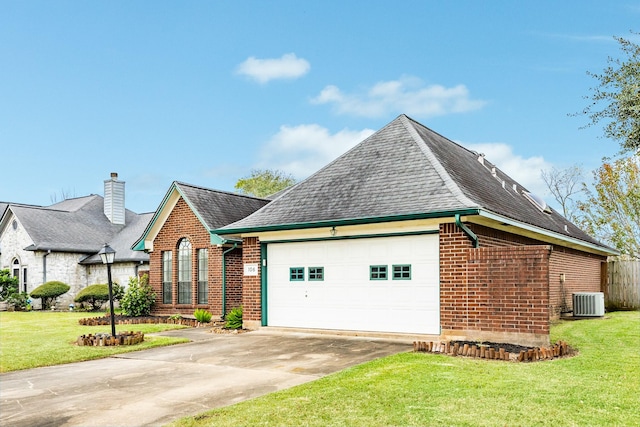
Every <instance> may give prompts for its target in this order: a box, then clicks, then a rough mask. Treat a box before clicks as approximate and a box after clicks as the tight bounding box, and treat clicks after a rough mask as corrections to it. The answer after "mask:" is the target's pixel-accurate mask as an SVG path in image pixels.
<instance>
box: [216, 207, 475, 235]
mask: <svg viewBox="0 0 640 427" xmlns="http://www.w3.org/2000/svg"><path fill="white" fill-rule="evenodd" d="M479 212H480V209H460V210H453V211H437V212H424V213H415V214H403V215H389V216H382V217H367V218H349V219H335V220H325V221H313V222H301V223H293V224H275V225H265V226H258V227H247V228H229V229H224V228H221V229H218V230H212V232H213V233H216V234H223V235H224V234H238V233H257V232H262V231H283V230H302V229H305V228H320V227H338V226H345V225H361V224H375V223H379V222H394V221H410V220H416V219H430V218H447V217H453V216H455V215H456V214H459V215H478V214H479Z"/></svg>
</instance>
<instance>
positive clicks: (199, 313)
mask: <svg viewBox="0 0 640 427" xmlns="http://www.w3.org/2000/svg"><path fill="white" fill-rule="evenodd" d="M193 315H194V316H195V318H196V320H197V321H198V322H200V323H209V322H211V316H212V315H211V313H209V312H208V311H207V310H205V309H202V308H196V311H194V312H193Z"/></svg>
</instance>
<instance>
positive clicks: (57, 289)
mask: <svg viewBox="0 0 640 427" xmlns="http://www.w3.org/2000/svg"><path fill="white" fill-rule="evenodd" d="M69 289H71V287H70V286H69V285H67V284H66V283H62V282H58V281H55V280H54V281H51V282H47V283H43V284H42V285H40V286H38V287H37V288H35V289H34V290H33V291H31V294H30V295H31V298H40V300H42V309H43V310H48V309H50V308H51V305H52V304H53V303H54V302H55V300H56V298H58V297H59V296H60V295H62V294H66V293H67V292H69Z"/></svg>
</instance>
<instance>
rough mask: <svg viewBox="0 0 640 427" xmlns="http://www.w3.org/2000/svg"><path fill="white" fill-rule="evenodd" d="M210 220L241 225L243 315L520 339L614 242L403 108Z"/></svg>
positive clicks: (586, 276)
mask: <svg viewBox="0 0 640 427" xmlns="http://www.w3.org/2000/svg"><path fill="white" fill-rule="evenodd" d="M212 232H213V233H215V234H216V235H218V236H223V237H224V236H226V235H233V236H241V237H242V243H243V253H242V256H243V260H242V262H243V264H244V267H245V268H244V276H243V278H244V281H243V289H242V290H243V293H242V303H243V306H244V322H245V326H247V327H264V326H274V327H282V328H304V329H306V328H309V329H328V330H334V331H335V330H346V331H356V333H360V332H361V331H362V332H367V333H393V334H398V333H399V334H409V335H410V336H415V335H425V336H431V337H439V338H442V339H465V340H474V341H476V340H485V341H495V342H511V343H518V344H523V345H543V344H548V342H549V330H550V322H551V320H552V319H554V318H557V317H558V316H560V314H561V313H562V312H569V311H571V309H572V299H571V295H572V293H573V292H598V291H600V290H601V281H602V280H603V268H604V265H605V264H606V259H607V256H609V255H613V254H615V253H616V251H615V250H614V249H612V248H609V247H607V246H605V245H603V244H602V243H600V242H598V241H596V240H595V239H593V238H592V237H591V236H589V235H587V234H586V233H584V232H583V231H582V230H580V229H579V228H578V227H576V226H575V225H574V224H572V223H571V222H569V221H568V220H567V219H566V218H564V217H563V216H562V215H560V214H559V213H558V212H556V211H555V210H553V209H551V208H550V207H549V206H547V205H546V203H545V202H544V201H543V200H542V199H541V198H540V197H537V196H536V195H534V194H532V193H531V192H529V191H528V190H527V189H526V188H524V187H522V186H521V185H520V184H519V183H517V182H515V181H514V180H513V179H511V178H510V177H509V176H507V175H506V174H505V173H504V172H502V171H501V170H500V169H499V168H498V167H496V166H495V165H493V164H492V163H490V162H489V161H488V160H487V159H485V157H484V155H483V154H481V153H477V152H474V151H471V150H468V149H466V148H464V147H463V146H461V145H459V144H457V143H455V142H453V141H451V140H449V139H447V138H445V137H443V136H441V135H439V134H437V133H436V132H434V131H432V130H430V129H428V128H426V127H425V126H423V125H422V124H420V123H417V122H415V121H414V120H412V119H410V118H409V117H407V116H405V115H401V116H399V117H398V118H396V119H395V120H394V121H392V122H391V123H389V124H388V125H386V126H385V127H384V128H382V129H381V130H379V131H378V132H376V133H375V134H373V135H372V136H370V137H369V138H367V139H366V140H364V141H363V142H361V143H360V144H359V145H357V146H355V147H354V148H352V149H351V150H349V151H348V152H347V153H345V154H344V155H342V156H341V157H339V158H338V159H336V160H335V161H333V162H332V163H330V164H328V165H327V166H325V167H324V168H322V169H321V170H320V171H318V172H317V173H315V174H313V175H312V176H310V177H309V178H307V179H306V180H304V181H302V182H300V183H298V184H297V185H295V186H293V187H291V188H290V189H288V190H286V191H285V192H283V193H282V194H281V195H280V196H279V197H278V198H276V199H274V200H273V201H272V202H271V203H269V204H267V205H266V206H264V207H263V208H261V209H259V210H258V211H256V212H255V213H253V214H251V215H248V216H247V217H246V218H243V219H240V220H238V221H236V222H234V223H232V224H229V225H227V226H224V227H221V228H218V229H216V230H213V231H212Z"/></svg>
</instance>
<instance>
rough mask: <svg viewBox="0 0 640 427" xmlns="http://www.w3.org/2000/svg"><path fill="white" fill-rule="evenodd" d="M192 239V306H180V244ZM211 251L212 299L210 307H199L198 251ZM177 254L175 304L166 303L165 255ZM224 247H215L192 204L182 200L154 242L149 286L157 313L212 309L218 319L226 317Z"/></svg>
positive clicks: (174, 289)
mask: <svg viewBox="0 0 640 427" xmlns="http://www.w3.org/2000/svg"><path fill="white" fill-rule="evenodd" d="M184 237H186V238H188V239H189V241H190V242H191V247H192V254H191V260H192V266H191V268H192V269H191V271H192V273H191V279H192V291H191V303H189V304H178V303H177V302H178V244H179V242H180V239H182V238H184ZM201 248H208V250H209V271H208V281H209V296H208V300H209V302H208V304H197V298H198V287H197V286H198V269H197V266H198V249H201ZM163 251H172V252H173V257H172V259H173V266H172V267H173V268H172V273H173V279H172V282H173V297H172V303H171V304H163V303H162V252H163ZM221 254H222V248H218V247H216V246H212V245H211V241H210V236H209V232H208V231H207V230H206V228H205V227H204V226H203V225H202V223H201V222H200V221H199V220H198V218H197V217H196V216H195V214H194V213H193V211H192V210H191V209H190V208H189V205H187V203H186V202H185V201H184V200H183V199H182V198H181V199H180V200H179V201H178V203H177V204H176V206H175V207H174V208H173V210H172V211H171V213H170V214H169V217H168V218H167V221H166V222H165V223H164V225H163V227H162V229H161V230H160V232H159V233H158V235H157V236H156V238H155V240H154V241H153V252H151V254H150V261H149V265H150V272H149V284H150V285H151V286H152V287H153V289H154V291H155V292H156V303H155V305H154V307H153V314H158V315H171V314H176V313H179V314H182V315H192V314H193V311H194V310H195V309H196V308H203V309H206V310H209V311H210V312H211V313H212V314H213V315H214V316H220V315H221V314H222V296H221V292H222V259H221Z"/></svg>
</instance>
